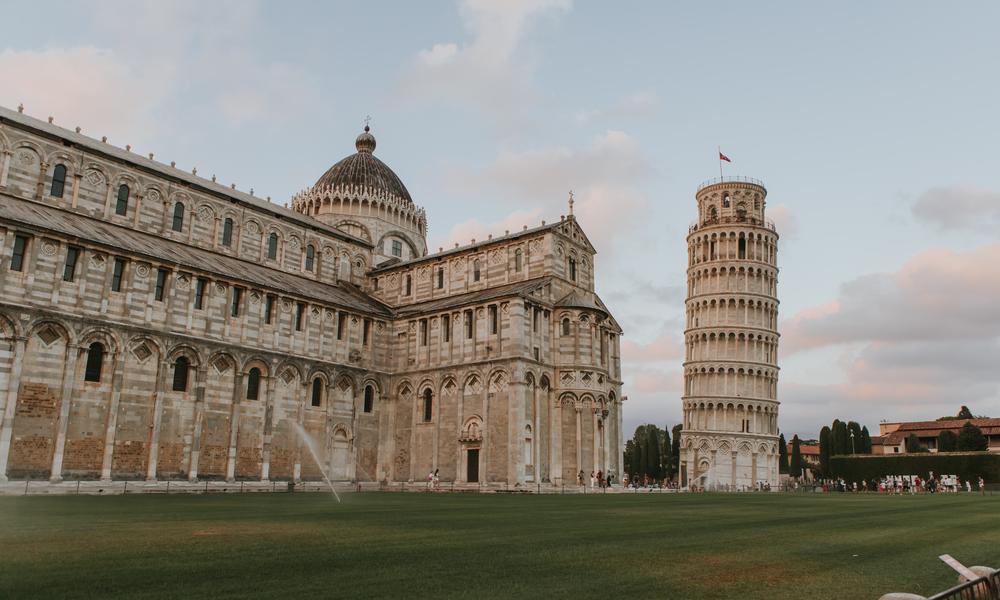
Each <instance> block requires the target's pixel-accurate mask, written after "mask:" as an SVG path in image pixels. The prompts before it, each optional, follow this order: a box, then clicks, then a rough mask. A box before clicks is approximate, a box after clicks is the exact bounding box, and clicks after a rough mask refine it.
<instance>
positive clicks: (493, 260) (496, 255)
mask: <svg viewBox="0 0 1000 600" xmlns="http://www.w3.org/2000/svg"><path fill="white" fill-rule="evenodd" d="M502 262H503V252H501V251H500V250H494V251H493V252H490V264H491V265H499V264H500V263H502Z"/></svg>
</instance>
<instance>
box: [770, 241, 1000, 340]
mask: <svg viewBox="0 0 1000 600" xmlns="http://www.w3.org/2000/svg"><path fill="white" fill-rule="evenodd" d="M997 297H1000V244H991V245H988V246H983V247H980V248H976V249H974V250H970V251H967V252H955V251H952V250H944V249H937V250H928V251H926V252H923V253H921V254H918V255H917V256H915V257H913V258H912V259H910V260H909V261H907V263H906V264H905V265H903V267H902V268H900V270H899V271H897V272H895V273H880V274H873V275H865V276H862V277H858V278H857V279H854V280H852V281H849V282H847V283H845V284H843V285H842V286H841V289H840V294H839V296H838V297H837V298H836V299H835V300H833V301H831V302H829V303H827V304H824V305H821V306H818V307H815V308H811V309H807V310H804V311H801V312H799V313H798V314H796V315H794V316H792V317H791V318H789V319H787V320H786V321H785V322H783V323H782V327H781V331H782V335H783V336H784V337H783V339H782V348H783V354H785V355H788V354H793V353H795V352H800V351H804V350H808V349H810V348H817V347H821V346H829V345H835V344H844V343H853V342H909V341H941V340H970V339H984V338H990V337H996V336H998V335H1000V318H997V314H998V313H997V302H996V299H997Z"/></svg>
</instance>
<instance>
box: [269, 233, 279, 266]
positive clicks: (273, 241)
mask: <svg viewBox="0 0 1000 600" xmlns="http://www.w3.org/2000/svg"><path fill="white" fill-rule="evenodd" d="M267 257H268V258H269V259H271V260H277V258H278V234H277V233H274V232H273V231H272V232H271V235H269V236H267Z"/></svg>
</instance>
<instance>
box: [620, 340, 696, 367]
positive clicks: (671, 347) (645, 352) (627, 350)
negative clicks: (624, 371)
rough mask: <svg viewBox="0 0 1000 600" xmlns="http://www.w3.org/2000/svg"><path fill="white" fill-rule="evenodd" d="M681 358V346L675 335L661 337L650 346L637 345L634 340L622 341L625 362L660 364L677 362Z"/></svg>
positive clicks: (650, 343)
mask: <svg viewBox="0 0 1000 600" xmlns="http://www.w3.org/2000/svg"><path fill="white" fill-rule="evenodd" d="M681 356H682V353H681V346H680V344H679V343H677V336H676V335H675V334H673V333H669V334H663V335H660V336H659V337H658V338H656V339H655V340H653V341H652V342H649V343H648V344H637V343H636V342H633V341H632V340H624V341H622V361H623V362H629V363H633V362H660V361H666V360H676V359H678V358H680V357H681Z"/></svg>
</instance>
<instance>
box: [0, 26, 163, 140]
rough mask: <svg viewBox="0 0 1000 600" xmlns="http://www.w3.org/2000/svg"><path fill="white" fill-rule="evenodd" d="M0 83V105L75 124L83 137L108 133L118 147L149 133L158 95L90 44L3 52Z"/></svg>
mask: <svg viewBox="0 0 1000 600" xmlns="http://www.w3.org/2000/svg"><path fill="white" fill-rule="evenodd" d="M0 81H3V82H4V85H3V87H2V88H0V104H3V105H4V106H9V107H13V106H17V105H18V104H19V103H21V102H23V103H24V105H25V112H26V113H28V114H31V115H33V116H35V117H37V118H41V119H45V118H47V117H48V116H52V117H54V118H55V122H56V124H58V125H62V126H63V127H68V128H73V127H75V126H77V125H79V126H81V127H83V128H84V129H85V133H88V134H90V135H93V136H97V137H99V136H102V135H108V136H109V137H111V138H112V139H113V140H114V139H117V140H119V142H120V145H124V144H125V143H134V142H135V141H137V138H141V137H144V136H145V135H147V134H149V132H150V128H151V127H153V125H152V123H153V121H154V120H153V119H152V116H151V113H152V111H153V110H154V109H155V108H156V106H157V105H158V104H159V102H160V101H161V100H162V94H163V91H164V90H163V89H162V87H161V86H160V85H157V84H155V82H153V81H150V80H148V79H144V78H143V77H142V76H140V75H139V73H138V72H137V71H136V70H134V69H132V68H131V67H129V65H128V64H127V63H126V62H125V61H124V60H123V59H122V57H121V56H119V55H117V54H116V53H114V52H112V51H110V50H103V49H99V48H94V47H91V46H85V47H79V48H50V49H47V50H42V51H31V50H26V51H17V50H11V49H7V50H4V51H2V52H0ZM66 90H72V93H67V92H66ZM126 136H131V137H126Z"/></svg>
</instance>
